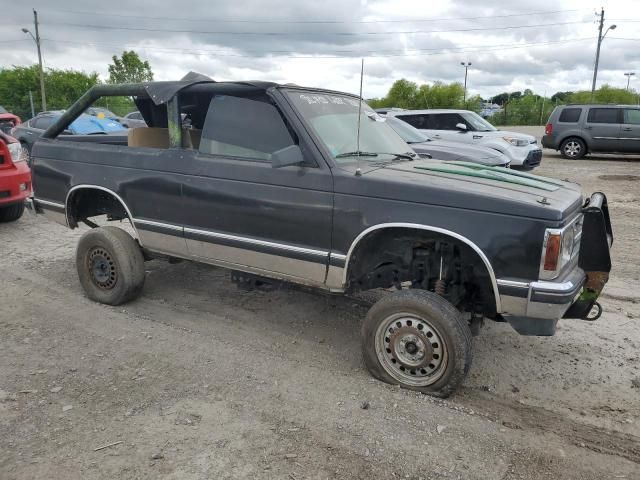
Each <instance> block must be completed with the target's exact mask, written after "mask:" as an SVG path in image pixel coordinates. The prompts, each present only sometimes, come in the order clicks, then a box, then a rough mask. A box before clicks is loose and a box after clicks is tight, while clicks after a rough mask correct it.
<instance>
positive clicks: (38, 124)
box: [31, 117, 54, 130]
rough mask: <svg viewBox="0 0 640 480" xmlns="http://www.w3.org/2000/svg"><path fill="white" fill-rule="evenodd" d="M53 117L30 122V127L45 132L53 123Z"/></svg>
mask: <svg viewBox="0 0 640 480" xmlns="http://www.w3.org/2000/svg"><path fill="white" fill-rule="evenodd" d="M53 120H54V119H53V117H39V118H36V119H35V120H34V121H32V122H31V126H32V127H33V128H39V129H41V130H46V129H47V128H49V126H50V125H51V124H52V123H53Z"/></svg>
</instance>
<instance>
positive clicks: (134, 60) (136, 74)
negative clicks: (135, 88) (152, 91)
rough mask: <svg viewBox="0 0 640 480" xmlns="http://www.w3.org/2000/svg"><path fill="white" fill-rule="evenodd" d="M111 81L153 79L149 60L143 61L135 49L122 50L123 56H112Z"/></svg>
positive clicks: (137, 81)
mask: <svg viewBox="0 0 640 480" xmlns="http://www.w3.org/2000/svg"><path fill="white" fill-rule="evenodd" d="M111 59H112V60H113V63H112V64H109V67H108V70H109V83H140V82H150V81H152V80H153V71H152V70H151V66H150V65H149V62H148V61H146V60H145V61H142V60H141V59H140V57H139V56H138V54H137V53H136V52H134V51H133V50H130V51H124V52H122V56H121V57H120V58H118V56H117V55H114V56H113V57H111Z"/></svg>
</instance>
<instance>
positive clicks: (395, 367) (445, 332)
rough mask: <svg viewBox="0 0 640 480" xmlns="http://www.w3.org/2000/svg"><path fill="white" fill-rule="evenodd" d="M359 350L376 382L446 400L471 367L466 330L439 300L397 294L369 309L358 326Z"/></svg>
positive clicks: (416, 294) (455, 313)
mask: <svg viewBox="0 0 640 480" xmlns="http://www.w3.org/2000/svg"><path fill="white" fill-rule="evenodd" d="M362 350H363V355H364V361H365V365H366V366H367V368H368V369H369V372H370V373H371V374H372V375H373V376H374V377H375V378H377V379H379V380H382V381H383V382H386V383H391V384H394V385H400V386H401V387H404V388H408V389H411V390H417V391H420V392H423V393H428V394H431V395H436V396H440V397H447V396H449V395H450V394H451V393H452V392H453V391H455V389H456V388H458V387H459V386H460V384H461V383H462V382H463V380H464V378H465V377H466V374H467V372H468V371H469V368H470V366H471V359H472V353H471V331H470V330H469V326H468V324H467V322H466V321H465V320H464V318H463V317H462V315H461V314H460V312H459V311H458V310H456V308H455V307H454V306H453V305H451V304H450V303H449V302H447V301H446V300H445V299H444V298H442V297H441V296H439V295H437V294H435V293H432V292H427V291H424V290H402V291H399V292H395V293H392V294H390V295H387V296H385V297H384V298H382V299H381V300H380V301H378V302H377V303H376V304H375V305H374V306H373V307H371V309H370V310H369V312H368V314H367V318H366V319H365V321H364V324H363V325H362Z"/></svg>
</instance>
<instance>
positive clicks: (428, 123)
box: [396, 114, 434, 130]
mask: <svg viewBox="0 0 640 480" xmlns="http://www.w3.org/2000/svg"><path fill="white" fill-rule="evenodd" d="M432 117H433V115H425V114H419V115H396V118H399V119H400V120H402V121H403V122H407V123H408V124H409V125H411V126H412V127H413V128H418V129H423V130H425V129H428V128H430V129H432V128H434V127H433V118H432Z"/></svg>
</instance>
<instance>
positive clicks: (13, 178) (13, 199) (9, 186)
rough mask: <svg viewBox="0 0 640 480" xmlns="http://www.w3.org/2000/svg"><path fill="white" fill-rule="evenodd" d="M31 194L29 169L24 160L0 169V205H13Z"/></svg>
mask: <svg viewBox="0 0 640 480" xmlns="http://www.w3.org/2000/svg"><path fill="white" fill-rule="evenodd" d="M30 195H31V171H30V170H29V167H28V166H27V164H26V162H19V163H17V164H14V165H13V166H12V167H11V168H7V169H2V170H0V206H5V205H13V204H15V203H20V202H23V201H24V200H26V199H27V198H28V197H29V196H30Z"/></svg>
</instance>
